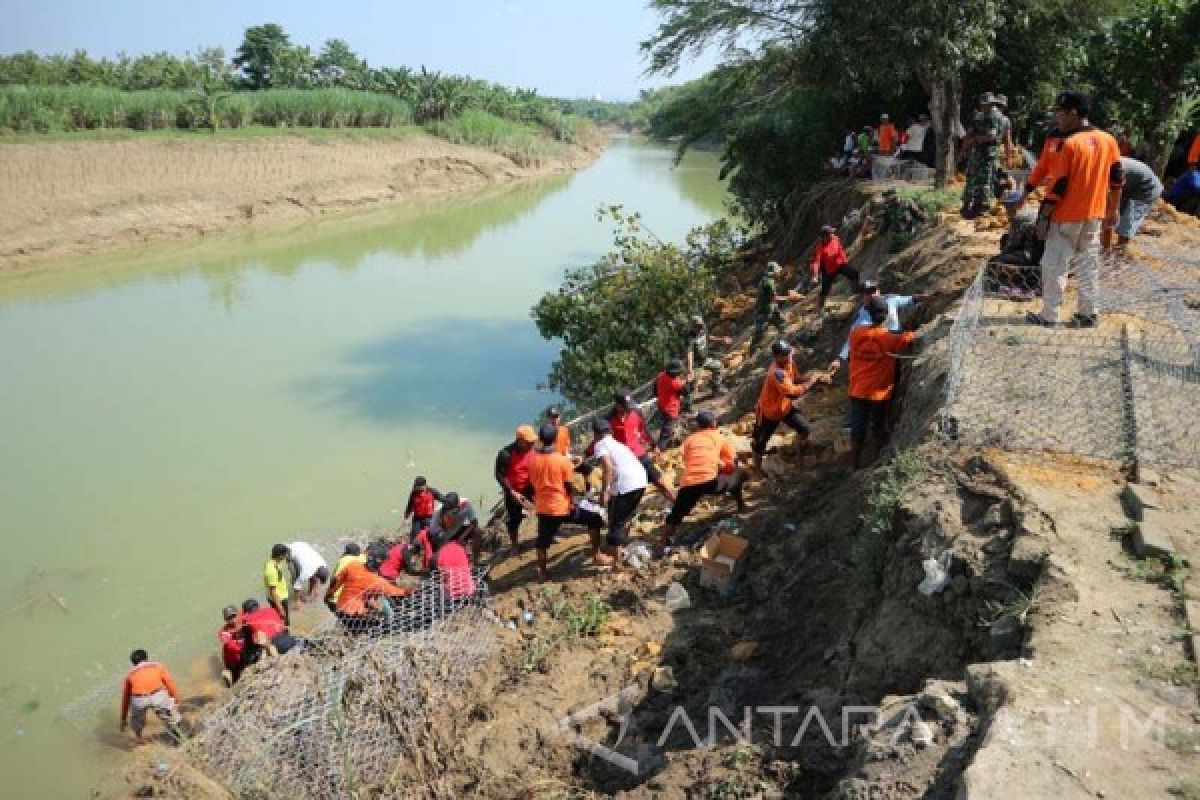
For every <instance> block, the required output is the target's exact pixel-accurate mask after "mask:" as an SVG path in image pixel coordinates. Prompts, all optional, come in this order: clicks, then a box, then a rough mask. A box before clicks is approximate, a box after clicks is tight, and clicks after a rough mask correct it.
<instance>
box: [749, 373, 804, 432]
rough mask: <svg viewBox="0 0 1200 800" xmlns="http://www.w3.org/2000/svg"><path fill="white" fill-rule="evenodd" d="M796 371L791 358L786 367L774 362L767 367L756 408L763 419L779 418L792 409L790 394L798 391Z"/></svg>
mask: <svg viewBox="0 0 1200 800" xmlns="http://www.w3.org/2000/svg"><path fill="white" fill-rule="evenodd" d="M780 373H782V378H781V377H780ZM797 373H798V370H797V369H796V362H795V361H792V360H791V359H788V364H787V366H786V367H780V366H777V365H776V364H775V363H774V362H772V363H771V366H769V367H767V376H766V377H765V378H763V385H762V391H761V392H760V393H759V395H758V407H757V409H756V410H757V411H758V413H759V415H760V416H762V418H763V419H769V420H772V421H777V420H781V419H783V418H784V417H786V416H787V415H788V412H789V411H791V410H792V395H794V394H796V393H797V392H799V391H800V387H799V386H797V385H796V378H797V377H799V376H798V374H797Z"/></svg>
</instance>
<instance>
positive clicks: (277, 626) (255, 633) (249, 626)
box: [242, 597, 300, 667]
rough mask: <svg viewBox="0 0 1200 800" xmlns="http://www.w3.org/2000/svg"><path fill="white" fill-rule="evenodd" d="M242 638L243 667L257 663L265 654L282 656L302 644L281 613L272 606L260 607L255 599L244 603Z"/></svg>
mask: <svg viewBox="0 0 1200 800" xmlns="http://www.w3.org/2000/svg"><path fill="white" fill-rule="evenodd" d="M242 636H243V639H244V641H245V649H244V650H243V654H242V666H243V667H245V666H247V665H249V664H254V663H256V662H257V661H258V660H259V659H260V658H262V655H263V653H267V654H269V655H273V656H274V655H279V656H281V655H283V654H284V653H286V652H288V651H290V650H291V649H292V648H294V647H295V646H296V645H298V644H300V642H299V640H298V639H296V638H295V637H294V636H292V634H291V633H290V632H289V631H288V627H287V623H285V622H284V621H283V617H281V616H280V615H279V612H278V611H276V610H275V609H274V608H272V607H271V606H260V605H259V604H258V601H257V600H255V599H254V598H253V597H251V598H250V599H249V600H246V601H245V602H244V603H242Z"/></svg>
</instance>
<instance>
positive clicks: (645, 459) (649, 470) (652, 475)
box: [638, 453, 662, 483]
mask: <svg viewBox="0 0 1200 800" xmlns="http://www.w3.org/2000/svg"><path fill="white" fill-rule="evenodd" d="M638 463H639V464H641V465H642V466H643V467H645V468H646V479H647V480H649V481H650V482H651V483H658V482H659V481H661V480H662V470H660V469H659V468H658V467H656V466H655V465H654V459H653V458H651V457H650V454H649V453H645V454H644V455H643V456H642V457H641V458H639V459H638Z"/></svg>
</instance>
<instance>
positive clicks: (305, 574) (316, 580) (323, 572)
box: [288, 542, 329, 608]
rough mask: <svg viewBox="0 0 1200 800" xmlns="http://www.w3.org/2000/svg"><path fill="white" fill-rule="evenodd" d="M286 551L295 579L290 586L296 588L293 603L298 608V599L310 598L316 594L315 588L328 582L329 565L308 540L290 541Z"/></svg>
mask: <svg viewBox="0 0 1200 800" xmlns="http://www.w3.org/2000/svg"><path fill="white" fill-rule="evenodd" d="M288 552H289V554H290V555H289V556H288V561H289V562H290V563H291V568H292V576H293V578H294V579H295V583H294V584H293V586H292V588H293V589H295V590H296V594H295V604H296V607H297V608H299V607H300V601H302V600H312V599H313V598H314V597H316V596H317V588H318V587H319V586H320V585H321V584H322V583H328V582H329V565H328V564H326V563H325V559H324V558H322V557H321V554H320V553H318V552H317V550H316V548H315V547H313V546H312V545H311V544H309V543H308V542H292V543H291V544H289V545H288Z"/></svg>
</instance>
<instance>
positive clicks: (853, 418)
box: [850, 397, 890, 442]
mask: <svg viewBox="0 0 1200 800" xmlns="http://www.w3.org/2000/svg"><path fill="white" fill-rule="evenodd" d="M889 404H890V401H889V400H864V399H862V398H861V397H851V398H850V438H851V439H853V440H854V441H856V442H862V441H865V440H866V438H867V428H868V427H869V428H871V429H872V430H873V431H874V433H875V437H876V439H877V440H879V441H882V440H883V438H884V437H885V436H886V435H887V418H888V405H889Z"/></svg>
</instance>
